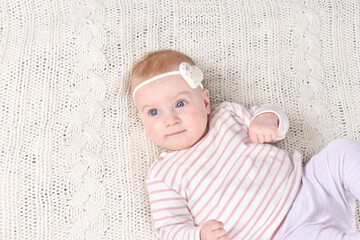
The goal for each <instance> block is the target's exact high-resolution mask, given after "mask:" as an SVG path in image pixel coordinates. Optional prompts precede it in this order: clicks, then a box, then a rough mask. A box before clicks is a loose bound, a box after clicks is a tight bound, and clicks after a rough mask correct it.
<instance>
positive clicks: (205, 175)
mask: <svg viewBox="0 0 360 240" xmlns="http://www.w3.org/2000/svg"><path fill="white" fill-rule="evenodd" d="M235 125H237V123H236V122H235V123H233V124H232V125H231V126H229V128H228V129H226V131H225V132H224V134H223V135H222V137H221V139H220V142H219V144H218V145H217V148H216V149H215V150H214V151H213V152H212V154H211V155H210V156H209V158H208V159H207V161H205V162H204V164H203V165H202V166H201V167H200V168H199V169H198V171H197V172H196V173H195V174H194V175H193V177H192V179H191V180H189V182H188V185H187V186H189V184H190V182H191V181H192V180H193V178H194V177H195V176H197V175H198V173H199V171H201V170H202V169H203V167H204V166H205V165H206V164H207V163H209V162H210V160H211V159H212V158H213V157H214V156H215V154H216V153H217V152H218V149H219V148H220V147H221V145H222V143H223V140H224V138H225V136H226V134H227V133H228V132H229V131H230V129H232V128H233V127H234V126H235ZM242 130H243V129H240V131H238V132H236V133H234V134H233V136H232V137H231V138H230V139H229V142H231V141H232V140H233V139H234V137H235V136H236V134H237V133H239V132H241V131H242ZM229 142H228V143H227V144H226V147H225V148H224V149H223V151H222V153H221V154H220V156H223V154H224V152H225V150H226V149H227V147H229V145H230V144H229ZM218 162H219V159H218V160H217V161H216V163H215V164H214V165H213V167H212V168H210V169H209V170H208V172H207V173H206V174H204V176H203V177H202V179H201V180H200V182H199V184H198V185H197V186H196V187H195V189H194V190H193V192H192V193H191V195H190V196H189V198H188V200H190V199H192V197H193V196H195V193H196V191H197V189H199V187H200V186H201V184H202V183H203V181H204V179H205V178H206V177H207V176H208V175H209V173H210V172H212V171H213V170H214V168H215V167H216V165H217V164H218ZM207 188H208V187H207ZM203 195H204V193H203V194H202V195H201V196H200V198H199V199H198V201H199V200H200V199H201V198H202V197H203ZM194 205H196V203H195V204H194ZM194 205H193V206H192V207H191V208H194V207H195V206H194Z"/></svg>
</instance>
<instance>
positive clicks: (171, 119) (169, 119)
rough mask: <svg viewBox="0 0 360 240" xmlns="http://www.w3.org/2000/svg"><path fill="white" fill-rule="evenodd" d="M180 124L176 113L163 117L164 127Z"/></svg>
mask: <svg viewBox="0 0 360 240" xmlns="http://www.w3.org/2000/svg"><path fill="white" fill-rule="evenodd" d="M179 122H180V118H179V116H178V115H177V114H176V113H173V112H171V113H168V114H167V115H166V117H165V125H166V126H172V125H175V124H176V123H179Z"/></svg>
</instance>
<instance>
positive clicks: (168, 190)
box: [148, 189, 176, 195]
mask: <svg viewBox="0 0 360 240" xmlns="http://www.w3.org/2000/svg"><path fill="white" fill-rule="evenodd" d="M163 192H175V190H174V189H161V190H156V191H152V192H148V195H152V194H156V193H163ZM175 193H176V192H175Z"/></svg>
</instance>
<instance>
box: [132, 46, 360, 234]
mask: <svg viewBox="0 0 360 240" xmlns="http://www.w3.org/2000/svg"><path fill="white" fill-rule="evenodd" d="M202 80H203V74H202V71H201V70H200V68H198V67H197V66H196V65H195V63H194V62H193V61H192V60H191V59H190V58H189V57H188V56H186V55H184V54H182V53H179V52H176V51H171V50H164V51H158V52H153V53H150V54H149V55H147V56H146V57H145V58H144V59H143V60H141V61H140V62H139V63H137V64H136V65H135V66H134V68H133V72H132V81H131V91H132V94H133V98H134V101H135V104H136V107H137V110H138V115H139V117H140V119H141V121H142V123H143V125H144V127H145V130H146V132H147V134H148V136H149V137H150V138H151V139H152V140H153V141H154V142H155V143H156V144H158V145H159V146H161V147H164V148H165V149H166V150H165V151H164V152H163V153H161V154H160V156H159V158H158V159H157V160H156V161H155V162H154V164H153V165H152V167H151V168H150V170H149V174H148V179H147V187H148V195H149V200H150V205H151V211H152V217H153V222H154V229H155V233H156V235H157V236H158V237H159V238H160V239H201V240H208V239H209V240H213V239H219V240H225V239H287V240H288V239H360V234H359V233H356V230H355V217H354V216H355V212H354V211H355V201H356V198H357V199H359V198H360V187H359V182H360V144H359V143H358V142H357V141H354V140H350V139H340V140H335V141H333V142H332V143H330V144H329V145H328V146H327V147H326V148H325V149H324V150H323V151H321V152H320V153H319V154H317V155H316V156H314V157H313V158H312V159H311V160H310V162H309V163H308V164H307V165H306V167H305V168H304V169H302V167H301V162H302V158H301V155H300V154H299V153H298V152H295V153H294V154H289V153H288V152H287V151H285V150H282V149H279V148H277V147H275V146H273V145H272V144H266V143H272V142H274V141H278V140H281V139H283V138H285V135H286V132H287V130H288V127H289V122H288V119H287V117H286V115H285V114H284V112H283V111H282V110H281V109H280V108H278V107H277V106H275V105H271V104H267V105H263V106H260V107H252V108H251V109H246V108H245V107H243V106H242V105H239V104H236V103H230V102H223V103H221V104H218V105H215V106H213V107H210V100H209V92H208V90H207V89H205V88H204V87H203V85H202V83H201V81H202Z"/></svg>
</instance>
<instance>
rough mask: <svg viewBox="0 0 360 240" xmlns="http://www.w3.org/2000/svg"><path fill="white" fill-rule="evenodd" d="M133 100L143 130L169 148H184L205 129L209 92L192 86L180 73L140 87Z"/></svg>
mask: <svg viewBox="0 0 360 240" xmlns="http://www.w3.org/2000/svg"><path fill="white" fill-rule="evenodd" d="M135 103H136V107H137V109H138V113H139V116H140V119H141V121H142V123H143V124H144V127H145V130H146V132H147V134H148V135H149V137H150V138H151V139H152V140H153V141H154V142H155V143H156V144H158V145H159V146H162V147H165V148H166V149H167V150H169V151H173V150H181V149H186V148H188V147H191V146H192V145H194V144H195V143H196V142H197V141H199V140H200V139H201V138H202V136H203V135H204V134H205V132H206V127H207V122H208V114H209V113H210V103H209V92H208V91H207V89H204V90H202V89H201V88H200V87H198V88H196V89H192V88H191V87H190V86H189V85H188V84H187V82H186V81H185V80H184V79H183V78H182V77H181V75H171V76H167V77H164V78H161V79H158V80H156V81H154V82H151V83H149V84H146V85H145V86H143V87H141V88H140V89H139V90H138V91H137V93H136V94H135Z"/></svg>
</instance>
